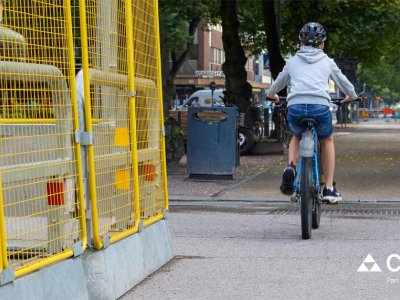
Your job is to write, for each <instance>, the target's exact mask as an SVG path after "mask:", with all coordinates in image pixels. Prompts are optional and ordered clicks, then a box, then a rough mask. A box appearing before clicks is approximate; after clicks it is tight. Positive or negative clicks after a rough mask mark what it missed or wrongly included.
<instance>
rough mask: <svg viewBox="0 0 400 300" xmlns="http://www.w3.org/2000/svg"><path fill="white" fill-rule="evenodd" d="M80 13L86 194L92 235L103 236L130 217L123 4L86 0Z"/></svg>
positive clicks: (120, 228) (125, 226) (116, 230)
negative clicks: (87, 128) (88, 150)
mask: <svg viewBox="0 0 400 300" xmlns="http://www.w3.org/2000/svg"><path fill="white" fill-rule="evenodd" d="M85 17H86V23H87V47H88V53H89V55H88V64H89V69H88V72H87V73H86V74H84V75H86V76H87V78H88V79H89V81H88V83H89V88H90V106H91V109H90V111H87V112H86V118H87V119H92V121H93V125H92V131H93V133H94V145H93V148H94V151H93V152H94V156H89V159H90V160H94V170H95V172H93V173H91V174H90V176H95V185H96V186H93V185H92V186H91V188H92V190H91V193H92V195H93V197H92V199H93V200H94V201H96V203H94V207H97V216H95V220H94V221H95V222H98V232H97V233H94V235H96V234H99V235H101V236H104V235H106V234H109V235H113V234H117V233H119V232H121V231H124V230H127V229H129V228H130V227H131V226H132V225H133V221H134V209H133V201H134V197H133V175H132V152H131V145H132V136H131V135H132V134H131V133H132V132H131V128H130V120H129V116H130V114H129V109H130V107H129V81H128V70H127V66H128V63H129V62H128V60H127V43H126V25H125V3H124V1H119V0H98V1H94V0H93V1H86V14H85ZM82 30H83V29H82ZM83 51H85V50H83ZM84 63H85V62H84ZM95 213H96V211H95Z"/></svg>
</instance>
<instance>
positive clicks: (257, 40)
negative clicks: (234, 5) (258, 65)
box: [238, 0, 266, 55]
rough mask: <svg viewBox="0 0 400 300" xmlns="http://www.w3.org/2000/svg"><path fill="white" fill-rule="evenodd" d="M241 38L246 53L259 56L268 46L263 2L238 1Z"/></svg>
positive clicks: (256, 0) (253, 0) (254, 0)
mask: <svg viewBox="0 0 400 300" xmlns="http://www.w3.org/2000/svg"><path fill="white" fill-rule="evenodd" d="M238 2H239V3H238V19H239V22H240V29H239V36H240V40H241V42H242V46H243V48H244V49H245V50H246V52H249V53H251V54H253V55H257V54H260V53H262V52H263V50H264V49H265V45H266V35H265V30H264V23H263V19H262V18H263V17H262V13H261V2H260V1H259V0H241V1H238Z"/></svg>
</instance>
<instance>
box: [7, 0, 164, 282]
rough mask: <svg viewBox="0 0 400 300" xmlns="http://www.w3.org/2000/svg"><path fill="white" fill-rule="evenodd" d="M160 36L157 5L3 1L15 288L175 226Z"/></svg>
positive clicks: (139, 0)
mask: <svg viewBox="0 0 400 300" xmlns="http://www.w3.org/2000/svg"><path fill="white" fill-rule="evenodd" d="M158 27H159V25H158V7H157V0H72V1H71V0H19V1H4V0H0V255H1V258H0V273H2V272H7V276H3V277H7V278H8V279H7V280H12V278H13V277H20V276H22V275H24V274H27V273H29V272H32V271H34V270H37V269H40V268H42V267H44V266H47V265H49V264H51V263H54V262H57V261H60V260H63V259H66V258H68V257H71V256H76V255H79V254H81V253H82V252H83V251H84V250H85V249H86V247H87V246H88V241H93V245H94V247H95V248H98V249H100V248H103V247H105V246H107V244H108V243H114V242H116V241H118V240H120V239H122V238H124V237H126V236H128V235H131V234H133V233H135V232H137V231H139V230H140V229H141V228H142V227H143V226H147V225H149V224H152V223H154V222H156V221H158V220H160V219H162V218H164V217H165V212H166V209H168V201H167V198H168V197H167V180H166V159H165V146H164V136H163V124H164V120H163V113H162V107H163V105H162V93H161V65H160V44H159V28H158ZM77 49H80V50H81V57H77V56H76V55H75V53H77V52H76V50H77ZM80 59H81V61H82V65H81V68H82V70H79V69H80V64H78V62H79V61H80ZM75 65H78V66H79V68H78V69H77V70H75ZM76 73H77V74H76ZM81 151H82V152H81ZM82 153H83V154H84V155H83V156H82ZM86 156H87V160H86ZM87 172H88V174H86V173H87ZM86 175H88V178H87V180H88V186H89V190H90V191H89V192H88V193H85V188H86V187H85V185H84V177H86ZM85 195H86V196H85ZM86 211H90V212H91V216H90V217H91V218H90V219H91V224H87V223H86V215H85V212H86ZM89 225H91V226H89ZM87 228H88V230H87ZM87 231H88V232H87ZM11 273H12V274H13V275H12V276H10V275H9V274H11ZM4 274H6V273H4ZM4 274H0V275H4ZM0 284H3V283H2V282H0Z"/></svg>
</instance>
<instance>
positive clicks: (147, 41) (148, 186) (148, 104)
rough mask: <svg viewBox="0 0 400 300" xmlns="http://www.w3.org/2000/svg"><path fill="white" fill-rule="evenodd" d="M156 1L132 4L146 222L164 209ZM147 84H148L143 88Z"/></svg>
mask: <svg viewBox="0 0 400 300" xmlns="http://www.w3.org/2000/svg"><path fill="white" fill-rule="evenodd" d="M156 5H157V1H155V0H148V1H133V49H134V69H135V77H136V78H141V79H144V81H138V82H137V83H136V85H135V89H136V91H137V96H136V120H137V126H136V128H137V148H138V169H139V187H140V215H141V218H142V219H144V220H145V222H147V221H150V222H151V220H152V219H153V218H157V217H158V216H161V215H162V214H163V210H164V208H165V203H166V202H165V199H166V189H165V186H166V184H165V176H163V175H165V168H164V166H165V155H164V153H163V151H164V147H163V144H162V132H161V128H162V125H163V124H162V117H161V116H162V103H161V86H160V84H161V81H160V72H159V71H160V64H159V62H160V60H159V44H158V10H157V6H156ZM144 83H147V84H144Z"/></svg>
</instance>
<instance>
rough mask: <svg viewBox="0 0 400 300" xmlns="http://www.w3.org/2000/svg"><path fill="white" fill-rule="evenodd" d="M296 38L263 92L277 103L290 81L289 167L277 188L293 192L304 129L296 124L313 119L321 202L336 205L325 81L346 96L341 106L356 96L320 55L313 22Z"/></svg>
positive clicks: (321, 34)
mask: <svg viewBox="0 0 400 300" xmlns="http://www.w3.org/2000/svg"><path fill="white" fill-rule="evenodd" d="M299 39H300V50H299V51H298V52H297V53H296V55H295V56H294V57H292V58H291V59H289V61H288V62H287V64H286V65H285V67H284V68H283V70H282V72H281V73H279V75H278V77H277V78H276V80H275V81H274V83H273V84H272V85H271V87H270V88H269V90H268V93H267V97H268V98H270V99H273V100H274V101H276V102H279V96H278V95H277V94H276V93H277V92H279V91H280V90H282V89H283V88H284V87H285V86H286V84H287V83H288V81H289V80H290V82H291V89H290V92H289V94H288V96H287V101H288V121H289V126H290V129H291V130H292V133H293V138H292V140H291V142H290V145H289V153H288V160H289V164H288V166H287V167H286V168H285V170H284V172H283V176H282V184H281V186H280V189H281V191H282V193H284V194H287V195H291V194H292V193H293V191H294V186H293V184H294V179H295V177H296V166H297V162H298V160H299V144H300V139H301V134H302V131H303V130H304V129H303V128H302V127H301V126H300V125H299V121H300V120H301V119H303V118H314V119H315V120H316V121H317V122H318V126H317V127H316V131H317V135H318V139H319V140H320V142H321V146H322V169H323V172H324V176H325V188H324V190H323V198H322V201H323V202H326V203H337V202H339V201H341V200H342V195H341V194H340V193H339V192H338V191H337V189H336V187H335V185H334V182H333V176H334V170H335V147H334V143H333V126H332V114H331V112H330V110H329V108H330V105H329V100H330V96H329V86H328V82H329V78H331V79H332V80H333V81H334V82H335V84H336V86H338V87H339V89H340V90H341V91H342V92H344V93H345V94H346V97H345V98H344V99H343V100H342V103H346V102H351V101H353V100H355V99H356V98H357V95H356V93H355V91H354V87H353V85H352V84H351V83H350V81H349V80H348V79H347V78H346V76H344V75H343V74H342V72H341V71H340V69H339V68H338V66H337V65H336V63H335V62H334V61H333V59H331V58H329V57H328V56H327V55H326V54H325V53H324V52H323V49H324V42H325V40H326V32H325V29H324V28H323V27H322V25H320V24H319V23H315V22H311V23H307V24H305V25H304V26H303V28H302V29H301V30H300V33H299Z"/></svg>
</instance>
